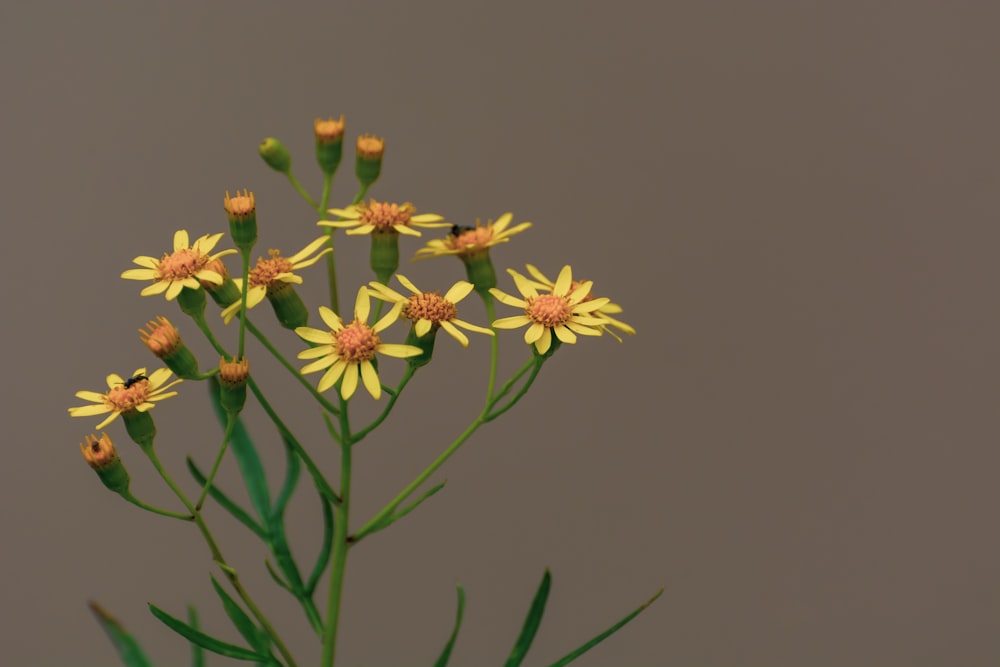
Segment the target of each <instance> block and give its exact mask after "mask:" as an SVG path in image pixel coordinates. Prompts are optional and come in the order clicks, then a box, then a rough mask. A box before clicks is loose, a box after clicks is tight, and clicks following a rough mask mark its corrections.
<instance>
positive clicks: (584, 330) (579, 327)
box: [560, 320, 601, 340]
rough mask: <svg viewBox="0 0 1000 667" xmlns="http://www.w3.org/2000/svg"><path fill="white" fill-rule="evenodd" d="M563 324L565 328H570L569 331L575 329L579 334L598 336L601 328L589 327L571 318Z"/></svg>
mask: <svg viewBox="0 0 1000 667" xmlns="http://www.w3.org/2000/svg"><path fill="white" fill-rule="evenodd" d="M565 326H566V328H568V329H570V330H571V331H575V332H576V333H578V334H580V335H581V336H600V335H601V330H600V329H592V328H590V327H588V326H586V325H583V324H580V323H578V322H573V321H572V320H570V321H569V322H567V323H566V325H565ZM560 340H562V339H561V338H560Z"/></svg>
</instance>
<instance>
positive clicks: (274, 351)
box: [247, 320, 338, 415]
mask: <svg viewBox="0 0 1000 667" xmlns="http://www.w3.org/2000/svg"><path fill="white" fill-rule="evenodd" d="M247 329H248V330H249V331H250V333H251V335H253V337H254V338H256V339H257V340H258V341H260V344H261V345H263V346H264V347H265V348H266V349H267V351H268V352H270V353H271V356H273V357H274V358H275V359H277V360H278V363H280V364H281V365H282V366H284V367H285V369H286V370H287V371H288V372H289V373H291V374H292V375H293V376H294V377H295V379H296V380H298V382H299V384H301V385H302V386H303V387H305V388H306V391H308V392H309V393H310V394H312V396H313V398H315V399H316V400H317V401H319V404H320V405H322V406H323V407H324V408H325V409H326V410H327V411H329V412H330V413H331V414H334V415H335V414H337V412H338V410H337V408H336V407H334V405H333V403H331V402H330V401H328V400H326V399H325V398H324V397H323V394H321V393H319V392H318V391H316V388H315V387H313V386H312V384H311V383H310V382H309V380H307V379H305V377H303V375H302V373H300V372H299V371H298V370H297V369H296V368H295V366H292V364H291V362H289V361H288V359H285V356H284V355H283V354H281V352H279V351H278V348H276V347H275V346H274V345H272V344H271V341H270V340H268V338H267V336H265V335H264V332H263V331H261V330H260V329H258V328H257V327H256V326H255V325H254V323H253V322H251V321H250V320H247Z"/></svg>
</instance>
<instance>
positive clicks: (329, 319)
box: [295, 286, 422, 401]
mask: <svg viewBox="0 0 1000 667" xmlns="http://www.w3.org/2000/svg"><path fill="white" fill-rule="evenodd" d="M402 309H403V304H402V303H397V304H395V305H394V306H393V307H392V310H390V311H389V312H388V313H386V315H385V316H384V317H383V318H382V319H380V320H379V321H378V322H376V323H375V324H374V325H373V326H368V324H367V322H368V314H369V313H370V312H371V298H370V295H369V292H368V288H367V287H364V286H362V287H361V289H359V290H358V298H357V299H356V301H355V303H354V321H353V322H351V323H350V324H347V325H345V324H344V322H343V320H341V319H340V317H339V316H338V315H337V314H336V313H334V312H333V311H332V310H330V309H329V308H327V307H326V306H320V308H319V315H320V317H322V318H323V322H325V323H326V325H327V326H328V327H330V329H329V330H328V331H324V330H322V329H313V328H311V327H298V328H297V329H295V333H297V334H298V335H299V337H300V338H302V339H303V340H307V341H309V342H310V343H316V344H317V347H313V348H309V349H308V350H303V351H302V352H299V354H298V357H299V359H316V361H313V362H312V363H309V364H306V365H305V366H303V367H302V373H304V374H305V373H315V372H316V371H321V370H323V369H328V370H327V371H326V373H325V374H324V375H323V377H322V378H320V381H319V385H318V386H317V389H318V390H319V391H326V390H327V389H329V388H330V387H332V386H333V385H334V384H336V382H337V380H340V379H341V376H343V380H342V381H341V383H340V395H341V396H343V398H344V400H345V401H346V400H348V399H349V398H350V397H351V396H353V395H354V392H355V390H356V389H357V388H358V376H359V375H360V376H361V380H362V382H364V385H365V389H367V390H368V393H369V394H371V395H372V398H374V399H375V400H378V399H379V397H380V396H381V395H382V385H381V384H380V383H379V379H378V373H377V372H376V371H375V366H374V365H372V359H374V358H375V353H376V352H378V353H379V354H385V355H388V356H390V357H398V358H401V359H405V358H406V357H413V356H416V355H418V354H421V353H422V350H421V349H420V348H419V347H415V346H413V345H397V344H394V343H383V342H382V339H381V338H379V332H381V331H384V330H385V329H386V328H387V327H388V326H389V325H390V324H392V323H393V322H395V321H396V320H397V319H399V313H400V312H401V311H402Z"/></svg>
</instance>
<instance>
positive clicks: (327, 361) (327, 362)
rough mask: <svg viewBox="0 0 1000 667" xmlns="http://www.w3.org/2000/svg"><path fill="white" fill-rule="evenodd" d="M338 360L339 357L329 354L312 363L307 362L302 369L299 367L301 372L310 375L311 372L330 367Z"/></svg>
mask: <svg viewBox="0 0 1000 667" xmlns="http://www.w3.org/2000/svg"><path fill="white" fill-rule="evenodd" d="M338 360H339V357H337V356H336V355H334V354H327V355H325V356H324V357H323V358H322V359H317V360H316V361H314V362H312V363H310V364H306V365H305V366H303V367H302V368H301V369H299V372H300V373H302V374H303V375H308V374H309V373H315V372H316V371H321V370H323V369H324V368H329V367H330V366H332V365H333V364H334V363H336V362H337V361H338Z"/></svg>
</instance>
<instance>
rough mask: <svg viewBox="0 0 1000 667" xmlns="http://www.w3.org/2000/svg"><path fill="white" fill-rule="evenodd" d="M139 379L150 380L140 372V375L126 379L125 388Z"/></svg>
mask: <svg viewBox="0 0 1000 667" xmlns="http://www.w3.org/2000/svg"><path fill="white" fill-rule="evenodd" d="M139 380H149V378H148V377H146V376H145V375H143V374H142V373H139V374H138V375H133V376H132V377H130V378H128V379H126V380H125V388H126V389H128V388H129V387H131V386H132V385H134V384H135V383H136V382H138V381H139Z"/></svg>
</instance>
